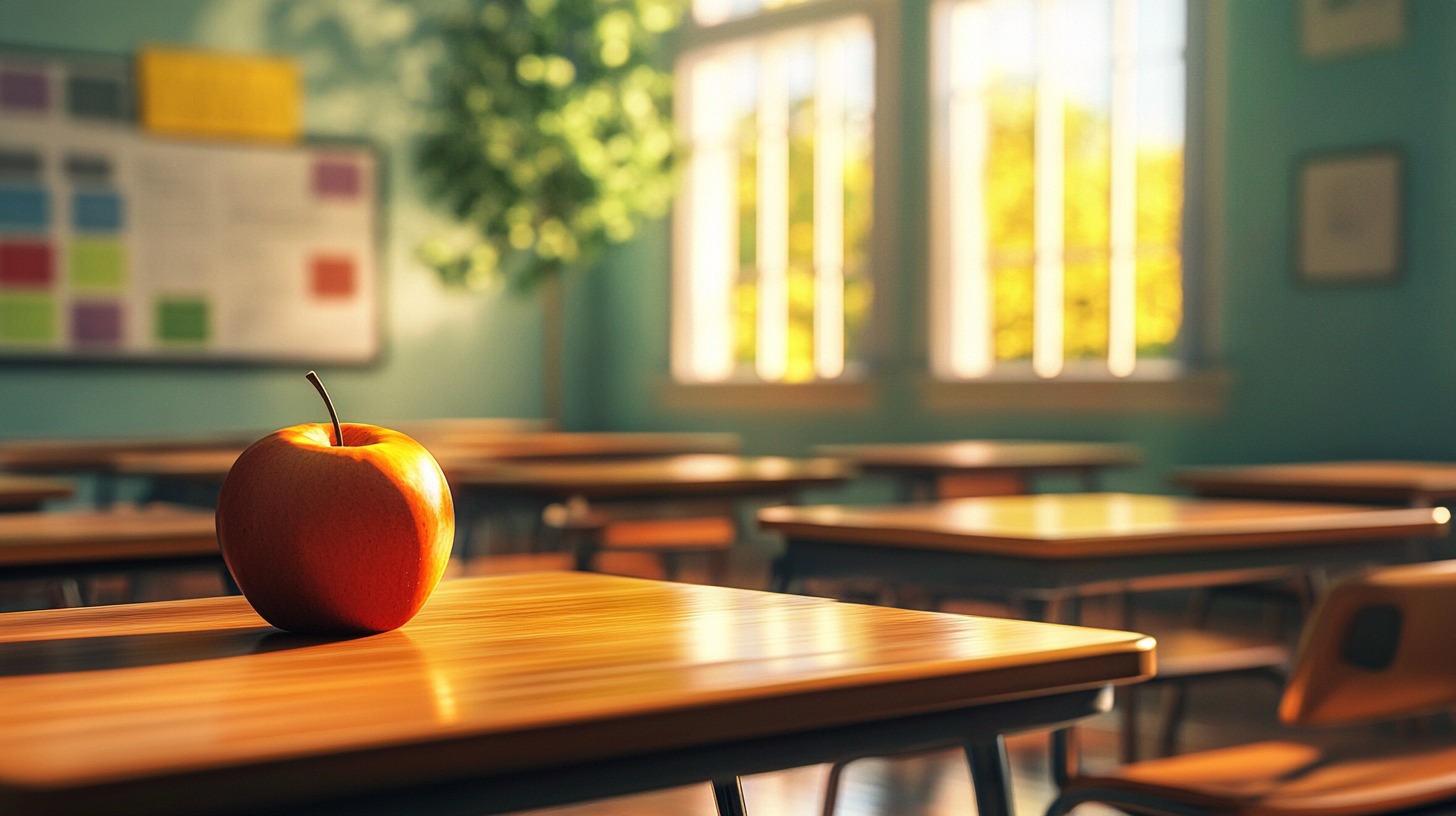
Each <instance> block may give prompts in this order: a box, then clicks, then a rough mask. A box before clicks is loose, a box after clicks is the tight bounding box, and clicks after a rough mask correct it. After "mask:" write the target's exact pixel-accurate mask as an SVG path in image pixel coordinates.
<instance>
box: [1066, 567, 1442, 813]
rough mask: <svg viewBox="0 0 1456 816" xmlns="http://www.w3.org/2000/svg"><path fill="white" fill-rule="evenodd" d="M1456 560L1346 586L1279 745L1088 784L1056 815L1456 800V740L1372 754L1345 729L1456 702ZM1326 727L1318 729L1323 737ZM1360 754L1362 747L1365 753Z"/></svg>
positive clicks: (1371, 808)
mask: <svg viewBox="0 0 1456 816" xmlns="http://www.w3.org/2000/svg"><path fill="white" fill-rule="evenodd" d="M1453 620H1456V561H1441V562H1430V563H1423V564H1413V565H1406V566H1398V567H1387V568H1383V569H1377V570H1373V571H1371V572H1368V573H1364V574H1361V575H1359V576H1356V577H1353V578H1349V579H1346V580H1345V581H1343V582H1341V583H1340V584H1338V585H1336V586H1335V588H1334V589H1332V590H1331V591H1330V592H1329V593H1328V594H1327V595H1326V597H1325V598H1324V599H1323V600H1321V601H1320V602H1319V604H1318V606H1317V607H1316V609H1315V611H1314V613H1313V615H1312V617H1311V619H1310V622H1309V624H1308V625H1307V626H1306V627H1305V630H1304V633H1303V635H1302V638H1301V641H1300V644H1299V649H1298V652H1297V656H1296V663H1295V666H1294V669H1293V671H1292V673H1291V675H1290V677H1289V681H1288V683H1287V684H1286V685H1285V688H1284V692H1283V695H1282V697H1281V698H1280V705H1279V718H1280V720H1281V721H1282V722H1283V723H1284V724H1286V725H1288V726H1290V727H1291V728H1290V734H1289V736H1287V737H1283V738H1279V739H1271V740H1264V741H1259V742H1251V743H1244V744H1239V745H1234V746H1229V747H1224V748H1216V749H1210V750H1205V751H1197V752H1193V753H1187V754H1182V755H1179V756H1172V757H1163V758H1158V759H1149V760H1143V761H1140V762H1133V763H1129V764H1126V765H1122V766H1120V767H1118V768H1116V769H1114V770H1113V771H1111V772H1108V773H1105V774H1097V775H1092V774H1074V775H1073V776H1072V777H1071V778H1070V779H1069V780H1068V781H1067V783H1066V784H1065V785H1064V786H1063V788H1062V791H1061V793H1060V795H1059V796H1058V797H1057V798H1056V799H1055V800H1054V801H1053V802H1052V804H1051V805H1050V807H1049V808H1048V809H1047V816H1061V815H1062V814H1066V813H1069V812H1070V811H1071V810H1073V809H1074V808H1075V807H1076V806H1078V805H1080V804H1083V803H1088V802H1095V803H1101V804H1104V805H1110V806H1112V807H1116V808H1118V809H1120V810H1123V811H1126V812H1128V813H1134V814H1140V816H1165V815H1166V816H1200V815H1201V814H1210V815H1211V814H1220V816H1223V815H1225V814H1234V815H1238V816H1366V815H1367V814H1388V813H1397V812H1403V811H1408V810H1413V809H1417V808H1430V807H1434V806H1437V805H1443V804H1445V805H1450V804H1456V738H1453V737H1452V736H1451V734H1450V732H1449V730H1447V731H1445V732H1444V733H1441V732H1436V731H1433V732H1432V733H1428V734H1426V735H1424V736H1421V737H1420V738H1416V737H1413V736H1411V735H1410V734H1409V733H1408V734H1406V735H1405V738H1404V739H1403V740H1402V741H1400V742H1399V744H1393V745H1386V744H1384V743H1383V741H1382V743H1381V744H1382V745H1383V747H1372V746H1371V743H1370V741H1369V739H1368V735H1365V737H1364V738H1362V739H1360V740H1347V741H1345V742H1336V741H1334V740H1330V739H1317V738H1316V737H1322V736H1323V737H1329V736H1336V735H1338V731H1336V732H1334V733H1322V732H1326V731H1329V730H1330V727H1334V726H1356V725H1369V724H1374V723H1396V722H1407V723H1408V722H1411V721H1415V720H1418V719H1419V718H1422V717H1427V716H1429V715H1433V714H1436V713H1438V712H1443V711H1444V710H1445V709H1447V708H1450V707H1452V706H1453V705H1456V648H1453V647H1452V641H1451V622H1452V621H1453ZM1316 727H1318V730H1316ZM1352 746H1355V747H1352Z"/></svg>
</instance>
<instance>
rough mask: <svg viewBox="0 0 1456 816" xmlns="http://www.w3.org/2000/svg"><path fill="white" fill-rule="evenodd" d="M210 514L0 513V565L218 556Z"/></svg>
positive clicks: (169, 510) (123, 510) (172, 510)
mask: <svg viewBox="0 0 1456 816" xmlns="http://www.w3.org/2000/svg"><path fill="white" fill-rule="evenodd" d="M217 554H218V547H217V532H216V529H215V522H214V520H213V514H212V513H211V512H209V511H206V510H196V509H192V508H186V507H164V506H153V507H144V508H134V507H119V508H116V509H109V510H100V511H65V512H59V511H58V512H36V513H5V514H0V569H4V568H6V567H17V566H27V567H29V566H42V565H60V564H75V563H80V562H91V561H127V560H137V559H165V558H172V557H179V556H207V555H217Z"/></svg>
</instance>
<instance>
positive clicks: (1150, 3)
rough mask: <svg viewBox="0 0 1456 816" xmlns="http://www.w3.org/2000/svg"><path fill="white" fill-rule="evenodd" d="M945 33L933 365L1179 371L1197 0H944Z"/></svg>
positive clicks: (1089, 373)
mask: <svg viewBox="0 0 1456 816" xmlns="http://www.w3.org/2000/svg"><path fill="white" fill-rule="evenodd" d="M931 31H932V37H933V38H934V45H933V48H934V52H933V60H932V73H933V76H932V100H931V106H932V111H933V112H934V113H933V115H934V121H933V122H932V155H931V179H930V183H931V217H932V236H931V252H932V264H931V265H932V276H933V277H932V281H931V287H932V297H931V303H932V304H933V305H932V308H931V321H930V325H931V339H930V346H931V359H932V365H933V367H934V369H935V373H936V375H937V376H939V377H941V378H944V379H952V380H955V379H960V380H964V379H973V378H984V377H991V376H996V377H1001V376H1011V377H1016V376H1022V377H1028V378H1031V377H1038V378H1054V377H1055V378H1077V377H1107V376H1109V375H1111V376H1114V377H1126V376H1129V375H1133V374H1135V373H1136V374H1139V375H1142V374H1153V375H1158V374H1163V375H1166V374H1168V373H1170V372H1171V371H1174V370H1176V365H1177V363H1176V359H1177V358H1176V354H1177V351H1176V349H1177V347H1178V346H1177V344H1178V341H1179V333H1180V328H1181V327H1182V324H1183V317H1184V264H1183V254H1182V238H1183V236H1182V225H1183V191H1184V172H1183V170H1184V156H1185V144H1186V138H1185V134H1186V127H1185V118H1186V110H1187V104H1186V75H1187V69H1186V67H1185V58H1184V46H1185V40H1186V38H1187V33H1186V32H1187V21H1186V8H1185V5H1184V0H940V2H938V3H937V4H936V5H935V6H934V8H933V21H932V28H931Z"/></svg>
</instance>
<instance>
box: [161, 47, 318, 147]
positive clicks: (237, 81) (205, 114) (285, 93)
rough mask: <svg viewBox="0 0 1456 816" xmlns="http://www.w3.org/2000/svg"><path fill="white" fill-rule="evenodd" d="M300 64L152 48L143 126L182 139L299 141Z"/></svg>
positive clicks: (301, 84)
mask: <svg viewBox="0 0 1456 816" xmlns="http://www.w3.org/2000/svg"><path fill="white" fill-rule="evenodd" d="M302 87H303V83H302V78H301V73H300V71H299V67H298V63H297V62H295V61H294V60H292V59H288V58H283V57H266V56H250V55H241V54H219V53H213V52H205V51H192V50H186V49H180V48H169V47H160V46H153V47H149V48H146V49H143V50H142V52H141V53H140V54H138V55H137V88H138V94H139V97H140V98H139V100H138V101H139V102H140V106H141V121H142V126H143V127H144V128H145V129H146V130H149V131H151V132H153V133H164V134H168V135H176V136H207V137H217V138H244V139H259V140H264V141H297V139H298V137H299V134H300V132H301V130H302V121H303V91H302Z"/></svg>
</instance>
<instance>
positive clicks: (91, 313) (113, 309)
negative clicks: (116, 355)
mask: <svg viewBox="0 0 1456 816" xmlns="http://www.w3.org/2000/svg"><path fill="white" fill-rule="evenodd" d="M121 324H122V310H121V304H120V303H117V302H115V301H84V300H83V301H76V302H75V303H72V304H71V341H72V342H74V343H75V344H76V345H78V346H93V347H94V346H115V345H118V344H120V343H121Z"/></svg>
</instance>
